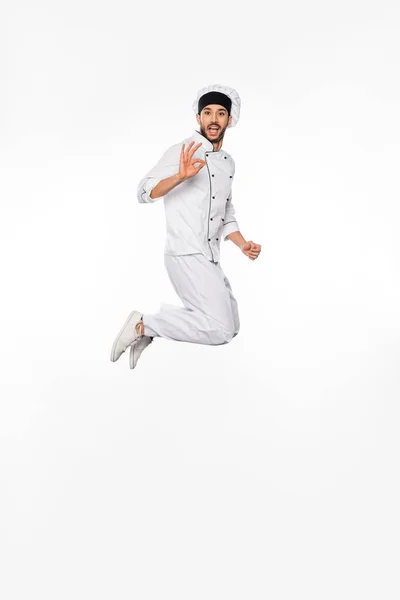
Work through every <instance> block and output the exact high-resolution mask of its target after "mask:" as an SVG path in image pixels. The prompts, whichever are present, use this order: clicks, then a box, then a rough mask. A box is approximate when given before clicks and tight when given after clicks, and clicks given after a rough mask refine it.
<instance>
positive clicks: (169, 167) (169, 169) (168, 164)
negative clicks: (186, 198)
mask: <svg viewBox="0 0 400 600" xmlns="http://www.w3.org/2000/svg"><path fill="white" fill-rule="evenodd" d="M179 156H180V144H175V145H174V146H171V147H170V148H168V150H167V151H166V152H164V154H163V156H162V157H161V158H160V160H159V161H158V163H157V164H156V165H155V166H154V167H153V168H152V169H150V171H148V173H146V175H145V176H144V177H143V178H142V179H141V180H140V182H139V185H138V187H137V199H138V201H139V202H140V203H142V204H145V203H150V202H154V201H155V200H159V199H161V198H163V197H164V196H165V195H166V194H167V193H168V192H170V191H171V190H172V189H173V188H174V187H175V186H177V185H178V184H179V183H180V182H181V178H180V177H179ZM156 187H157V190H156V189H155V188H156Z"/></svg>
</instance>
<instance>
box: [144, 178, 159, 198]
mask: <svg viewBox="0 0 400 600" xmlns="http://www.w3.org/2000/svg"><path fill="white" fill-rule="evenodd" d="M160 181H161V178H160V179H157V178H156V177H147V179H146V180H145V181H144V182H143V183H142V184H141V186H140V188H139V202H147V203H148V202H156V201H157V200H161V198H162V196H159V197H158V198H150V192H151V191H152V189H153V188H155V187H156V185H157V183H159V182H160Z"/></svg>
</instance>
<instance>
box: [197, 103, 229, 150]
mask: <svg viewBox="0 0 400 600" xmlns="http://www.w3.org/2000/svg"><path fill="white" fill-rule="evenodd" d="M196 119H197V123H198V124H199V126H200V133H201V135H204V137H205V138H207V139H208V140H209V141H210V142H214V143H215V142H219V141H220V140H222V138H223V137H224V135H225V131H226V128H227V127H228V125H230V123H231V121H232V115H230V116H228V111H227V110H226V108H225V107H224V106H221V105H220V104H208V105H207V106H205V107H204V108H203V110H202V111H201V113H200V115H199V114H197V115H196Z"/></svg>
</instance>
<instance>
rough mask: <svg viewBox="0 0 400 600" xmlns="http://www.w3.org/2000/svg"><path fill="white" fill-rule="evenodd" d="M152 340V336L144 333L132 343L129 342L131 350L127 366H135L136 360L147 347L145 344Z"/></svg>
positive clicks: (132, 367)
mask: <svg viewBox="0 0 400 600" xmlns="http://www.w3.org/2000/svg"><path fill="white" fill-rule="evenodd" d="M152 341H153V338H152V337H150V336H149V335H144V336H143V337H141V338H139V339H138V340H136V342H133V344H131V351H130V354H129V366H130V368H131V369H134V368H135V367H136V364H137V361H138V360H139V358H140V355H141V354H142V352H143V350H144V349H145V348H147V346H148V345H149V344H151V342H152Z"/></svg>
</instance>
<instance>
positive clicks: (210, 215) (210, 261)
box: [111, 85, 261, 368]
mask: <svg viewBox="0 0 400 600" xmlns="http://www.w3.org/2000/svg"><path fill="white" fill-rule="evenodd" d="M240 104H241V101H240V98H239V95H238V93H237V92H236V90H234V89H232V88H229V87H225V86H222V85H209V86H208V87H205V88H203V89H201V90H199V92H198V94H197V97H196V99H195V101H194V102H193V105H192V108H193V110H194V112H195V114H196V120H197V124H198V129H196V130H195V131H194V132H193V134H192V135H191V136H190V137H188V138H185V139H184V140H182V142H180V143H178V144H174V145H173V146H171V147H170V148H168V150H166V152H165V153H164V154H163V156H162V157H161V158H160V160H159V161H158V163H157V164H156V165H155V166H154V167H153V168H152V169H151V170H150V171H148V173H146V175H145V176H144V177H143V178H142V179H141V181H140V182H139V185H138V188H137V198H138V201H139V202H140V203H142V204H156V203H157V202H158V201H159V200H161V199H163V200H164V209H165V219H166V240H165V247H164V264H165V267H166V269H167V273H168V276H169V279H170V281H171V283H172V285H173V287H174V289H175V291H176V293H177V294H178V296H179V297H180V299H181V301H182V303H183V305H184V306H183V307H179V306H172V305H166V304H163V305H161V308H160V311H159V312H158V313H157V314H147V313H142V312H141V311H137V310H135V311H132V312H131V313H130V315H129V316H128V318H127V320H126V321H125V323H124V325H123V327H122V329H121V330H120V332H119V334H118V336H117V338H116V340H115V342H114V345H113V347H112V351H111V360H112V361H113V362H115V361H116V360H118V358H119V357H120V356H121V354H122V353H123V352H125V350H126V349H127V348H128V347H130V367H131V368H135V366H136V363H137V361H138V358H139V357H140V355H141V353H142V352H143V350H144V348H146V347H147V346H148V345H149V344H150V343H151V342H152V341H153V339H154V338H155V337H164V338H167V339H170V340H176V341H182V342H191V343H196V344H209V345H221V344H226V343H229V342H230V341H231V340H232V339H233V338H234V337H235V336H236V335H237V334H238V332H239V327H240V321H239V312H238V305H237V301H236V299H235V297H234V294H233V292H232V288H231V285H230V283H229V281H228V278H227V277H226V275H225V273H224V271H223V269H222V267H221V264H220V243H221V240H224V241H227V240H231V241H232V242H233V243H234V244H235V245H236V246H237V247H238V248H239V249H240V250H241V251H242V253H243V254H245V255H246V256H247V257H248V258H249V259H250V260H255V259H256V258H257V257H258V255H259V254H260V252H261V245H260V244H256V243H254V242H253V241H251V240H246V239H245V238H244V237H243V235H242V234H241V232H240V229H239V224H238V221H237V219H236V213H235V208H234V206H233V202H232V183H233V179H234V175H235V162H234V160H233V158H232V157H231V155H230V154H229V153H228V152H226V151H225V150H223V148H222V142H223V139H224V135H225V131H226V129H227V128H230V127H234V126H235V125H236V123H237V122H238V119H239V113H240Z"/></svg>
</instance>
